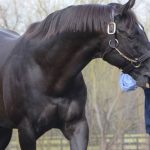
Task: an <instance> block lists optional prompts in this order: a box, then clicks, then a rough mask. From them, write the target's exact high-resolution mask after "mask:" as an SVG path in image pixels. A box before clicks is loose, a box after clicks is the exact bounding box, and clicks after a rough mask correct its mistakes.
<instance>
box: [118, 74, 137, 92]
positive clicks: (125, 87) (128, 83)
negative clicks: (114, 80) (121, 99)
mask: <svg viewBox="0 0 150 150" xmlns="http://www.w3.org/2000/svg"><path fill="white" fill-rule="evenodd" d="M119 83H120V87H121V90H122V91H125V92H128V91H133V90H135V89H136V88H137V84H136V81H135V80H134V79H133V78H132V77H131V76H130V75H128V74H124V73H122V74H121V75H120V80H119Z"/></svg>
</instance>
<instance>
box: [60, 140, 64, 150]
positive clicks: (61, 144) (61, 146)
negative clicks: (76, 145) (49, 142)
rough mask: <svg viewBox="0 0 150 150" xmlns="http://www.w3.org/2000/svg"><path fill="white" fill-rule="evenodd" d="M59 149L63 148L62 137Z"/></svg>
mask: <svg viewBox="0 0 150 150" xmlns="http://www.w3.org/2000/svg"><path fill="white" fill-rule="evenodd" d="M60 150H63V139H62V138H61V139H60Z"/></svg>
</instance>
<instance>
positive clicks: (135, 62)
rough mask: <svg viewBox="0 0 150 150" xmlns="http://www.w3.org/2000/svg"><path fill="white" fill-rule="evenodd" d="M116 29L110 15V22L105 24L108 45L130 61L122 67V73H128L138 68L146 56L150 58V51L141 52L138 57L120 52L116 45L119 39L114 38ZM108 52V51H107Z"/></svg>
mask: <svg viewBox="0 0 150 150" xmlns="http://www.w3.org/2000/svg"><path fill="white" fill-rule="evenodd" d="M116 31H117V25H116V23H115V21H114V16H113V15H112V22H110V23H109V24H108V26H107V34H108V35H109V36H110V40H109V46H110V47H111V48H112V50H115V51H116V52H117V53H118V54H119V55H120V56H121V57H123V58H124V59H125V60H126V61H128V62H130V63H129V64H128V65H127V66H125V67H124V68H123V72H124V73H129V72H131V71H132V70H134V69H137V68H140V67H141V65H142V63H143V62H145V61H146V60H147V59H148V58H150V51H148V52H147V53H145V54H143V55H142V56H140V57H139V58H133V59H132V58H130V57H128V56H127V55H125V54H124V53H123V52H121V51H120V50H119V49H118V48H117V47H118V45H119V41H118V39H117V38H116ZM109 52H110V51H109ZM109 52H105V53H104V54H103V58H104V57H105V55H106V54H108V53H109Z"/></svg>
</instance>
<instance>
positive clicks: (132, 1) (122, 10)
mask: <svg viewBox="0 0 150 150" xmlns="http://www.w3.org/2000/svg"><path fill="white" fill-rule="evenodd" d="M134 4H135V0H129V1H128V2H127V3H126V4H124V5H123V6H122V7H121V8H120V9H119V12H118V14H119V15H123V14H125V13H126V12H127V11H128V10H129V9H131V8H132V7H133V6H134Z"/></svg>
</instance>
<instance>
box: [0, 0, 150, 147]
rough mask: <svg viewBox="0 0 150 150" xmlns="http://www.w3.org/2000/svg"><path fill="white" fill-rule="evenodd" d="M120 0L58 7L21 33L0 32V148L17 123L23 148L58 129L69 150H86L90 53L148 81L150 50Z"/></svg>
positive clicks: (129, 5)
mask: <svg viewBox="0 0 150 150" xmlns="http://www.w3.org/2000/svg"><path fill="white" fill-rule="evenodd" d="M134 3H135V0H129V1H128V2H127V3H126V4H125V5H121V4H117V3H111V4H108V5H93V4H91V5H79V6H70V7H68V8H65V9H62V10H59V11H56V12H54V13H52V14H50V15H49V16H48V17H47V18H45V19H44V20H43V21H41V22H37V23H34V24H32V25H31V26H30V27H29V28H28V30H27V31H26V32H25V33H24V34H23V35H22V36H19V35H18V34H17V33H15V32H12V31H7V30H0V69H1V70H0V97H1V99H0V150H4V149H5V148H6V146H7V145H8V143H9V141H10V138H11V134H12V129H13V128H17V129H18V132H19V142H20V146H21V149H22V150H36V140H37V139H38V138H39V137H40V136H41V135H42V134H43V133H45V132H46V131H48V130H49V129H51V128H58V129H60V130H61V131H62V132H63V134H64V136H65V137H66V138H67V139H68V140H69V141H70V146H71V150H86V149H87V144H88V134H89V133H88V124H87V120H86V116H85V103H86V97H87V91H86V85H85V83H84V80H83V76H82V73H81V71H82V69H83V68H84V67H85V66H86V65H87V64H88V63H89V62H90V61H91V60H92V59H95V58H103V59H104V60H106V61H107V62H108V63H110V64H112V65H114V66H117V67H118V68H121V69H122V70H123V71H124V72H127V73H129V74H130V75H131V76H133V77H134V78H135V79H136V80H137V82H138V84H139V85H140V86H143V87H144V86H145V85H146V82H147V81H148V78H149V72H150V68H149V67H150V60H149V57H150V53H149V51H148V49H149V44H148V39H147V36H146V34H145V32H144V29H143V27H142V25H141V24H140V23H139V22H138V21H137V19H136V17H135V15H134V13H133V12H132V11H131V10H130V9H131V8H132V7H133V5H134Z"/></svg>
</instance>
